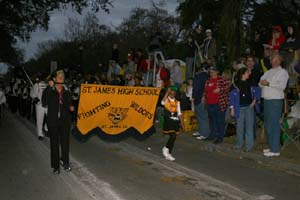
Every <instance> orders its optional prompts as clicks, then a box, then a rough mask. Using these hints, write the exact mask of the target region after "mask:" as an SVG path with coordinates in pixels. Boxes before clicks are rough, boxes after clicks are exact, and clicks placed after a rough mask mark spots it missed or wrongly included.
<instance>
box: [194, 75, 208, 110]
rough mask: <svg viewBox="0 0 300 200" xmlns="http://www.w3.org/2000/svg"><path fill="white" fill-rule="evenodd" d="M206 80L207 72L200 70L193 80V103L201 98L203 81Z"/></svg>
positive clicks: (199, 101) (198, 102) (196, 102)
mask: <svg viewBox="0 0 300 200" xmlns="http://www.w3.org/2000/svg"><path fill="white" fill-rule="evenodd" d="M207 80H208V74H207V73H206V72H200V73H199V74H197V75H196V76H195V78H194V80H193V99H194V104H195V105H198V104H200V103H201V99H202V96H203V93H204V86H205V82H206V81H207Z"/></svg>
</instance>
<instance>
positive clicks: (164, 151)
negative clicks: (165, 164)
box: [162, 147, 170, 159]
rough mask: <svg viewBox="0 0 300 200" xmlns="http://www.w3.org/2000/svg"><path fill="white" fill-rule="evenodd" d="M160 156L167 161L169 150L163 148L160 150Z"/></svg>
mask: <svg viewBox="0 0 300 200" xmlns="http://www.w3.org/2000/svg"><path fill="white" fill-rule="evenodd" d="M162 154H163V155H164V156H165V158H166V159H167V157H168V156H169V155H170V153H169V149H168V148H167V147H163V148H162Z"/></svg>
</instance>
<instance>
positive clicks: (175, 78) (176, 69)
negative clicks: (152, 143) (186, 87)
mask: <svg viewBox="0 0 300 200" xmlns="http://www.w3.org/2000/svg"><path fill="white" fill-rule="evenodd" d="M170 75H171V82H172V85H174V86H175V87H177V88H178V90H179V89H180V87H181V84H182V82H183V81H182V71H181V69H180V62H179V61H177V60H176V61H174V63H173V66H172V67H171V70H170Z"/></svg>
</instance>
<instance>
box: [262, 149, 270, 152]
mask: <svg viewBox="0 0 300 200" xmlns="http://www.w3.org/2000/svg"><path fill="white" fill-rule="evenodd" d="M269 152H271V150H270V149H264V150H263V153H269Z"/></svg>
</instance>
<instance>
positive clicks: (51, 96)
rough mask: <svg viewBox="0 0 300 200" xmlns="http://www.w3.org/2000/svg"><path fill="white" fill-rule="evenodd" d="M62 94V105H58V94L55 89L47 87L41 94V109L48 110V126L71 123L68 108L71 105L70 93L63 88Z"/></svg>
mask: <svg viewBox="0 0 300 200" xmlns="http://www.w3.org/2000/svg"><path fill="white" fill-rule="evenodd" d="M62 93H63V94H62V104H59V94H58V92H57V90H56V88H55V87H50V86H48V87H47V88H46V89H45V90H44V92H43V96H42V105H43V107H46V108H48V113H47V125H48V126H55V125H57V124H58V123H59V122H64V123H67V124H70V123H71V113H70V106H71V104H72V96H71V93H70V91H69V90H68V89H66V88H65V87H64V88H63V90H62ZM59 110H60V117H59Z"/></svg>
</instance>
